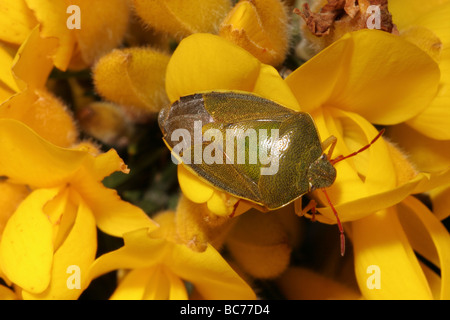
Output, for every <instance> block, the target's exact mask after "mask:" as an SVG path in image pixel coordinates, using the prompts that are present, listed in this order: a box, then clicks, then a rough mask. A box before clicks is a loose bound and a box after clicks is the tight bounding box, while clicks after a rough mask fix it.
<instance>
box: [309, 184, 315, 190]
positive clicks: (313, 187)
mask: <svg viewBox="0 0 450 320" xmlns="http://www.w3.org/2000/svg"><path fill="white" fill-rule="evenodd" d="M314 190H316V187H315V186H314V185H313V184H312V183H311V182H309V191H310V192H312V191H314Z"/></svg>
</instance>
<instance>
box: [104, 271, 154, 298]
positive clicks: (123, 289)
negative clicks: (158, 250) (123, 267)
mask: <svg viewBox="0 0 450 320" xmlns="http://www.w3.org/2000/svg"><path fill="white" fill-rule="evenodd" d="M157 269H159V268H158V267H149V268H139V269H134V270H131V271H129V272H128V273H127V274H126V275H125V276H124V277H123V279H121V281H120V283H119V285H118V286H117V288H116V290H114V293H113V294H112V296H111V297H110V300H142V299H143V298H144V293H145V291H146V285H147V284H149V283H154V282H158V278H157V277H155V274H156V276H160V274H158V273H157V272H156V270H157Z"/></svg>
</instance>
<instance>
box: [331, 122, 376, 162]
mask: <svg viewBox="0 0 450 320" xmlns="http://www.w3.org/2000/svg"><path fill="white" fill-rule="evenodd" d="M383 133H384V128H383V129H381V130H380V132H379V133H378V134H377V135H376V137H375V138H373V139H372V141H370V142H369V143H368V144H366V145H365V146H364V147H362V148H361V149H359V150H358V151H355V152H353V153H350V154H349V155H346V156H343V155H340V156H337V157H336V158H334V159H331V160H330V163H331V164H332V165H335V164H336V163H338V162H339V161H342V160H345V159H348V158H351V157H353V156H356V155H357V154H358V153H361V152H363V151H364V150H366V149H367V148H369V147H370V146H371V145H372V144H374V143H375V141H377V140H378V138H380V137H381V136H382V135H383Z"/></svg>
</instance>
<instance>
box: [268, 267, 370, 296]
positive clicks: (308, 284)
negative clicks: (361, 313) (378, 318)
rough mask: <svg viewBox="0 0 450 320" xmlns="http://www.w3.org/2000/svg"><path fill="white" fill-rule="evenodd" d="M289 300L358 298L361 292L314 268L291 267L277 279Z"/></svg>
mask: <svg viewBox="0 0 450 320" xmlns="http://www.w3.org/2000/svg"><path fill="white" fill-rule="evenodd" d="M277 283H278V284H279V286H280V290H281V291H282V292H283V294H284V296H285V297H286V298H287V299H289V300H347V299H348V300H356V299H360V298H361V295H360V293H359V292H358V291H357V290H355V289H353V288H349V287H347V286H346V285H344V284H341V283H339V282H336V281H335V280H333V279H330V278H327V277H325V276H323V275H321V274H318V273H316V272H314V271H312V270H308V269H305V268H300V267H291V268H289V269H288V270H286V272H285V273H283V274H282V275H281V277H280V278H279V279H277Z"/></svg>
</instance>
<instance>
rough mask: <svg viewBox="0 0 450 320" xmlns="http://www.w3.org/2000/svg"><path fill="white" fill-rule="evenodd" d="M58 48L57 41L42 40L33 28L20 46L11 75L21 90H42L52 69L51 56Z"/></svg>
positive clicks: (36, 28)
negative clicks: (12, 74)
mask: <svg viewBox="0 0 450 320" xmlns="http://www.w3.org/2000/svg"><path fill="white" fill-rule="evenodd" d="M57 46H58V41H57V39H54V38H42V37H41V35H40V34H39V26H37V27H35V28H34V29H33V31H32V32H31V33H30V34H29V36H28V37H27V39H26V40H25V42H24V43H23V44H22V45H21V46H20V48H19V50H18V52H17V54H16V57H15V58H14V62H13V64H14V66H13V69H12V70H13V73H14V76H15V77H16V79H17V81H18V85H19V87H20V89H21V90H25V89H26V88H27V87H29V88H32V89H42V88H43V87H44V85H45V83H46V81H47V77H48V75H49V74H50V71H51V70H52V68H53V61H52V59H51V55H52V54H54V52H55V51H56V48H57Z"/></svg>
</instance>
